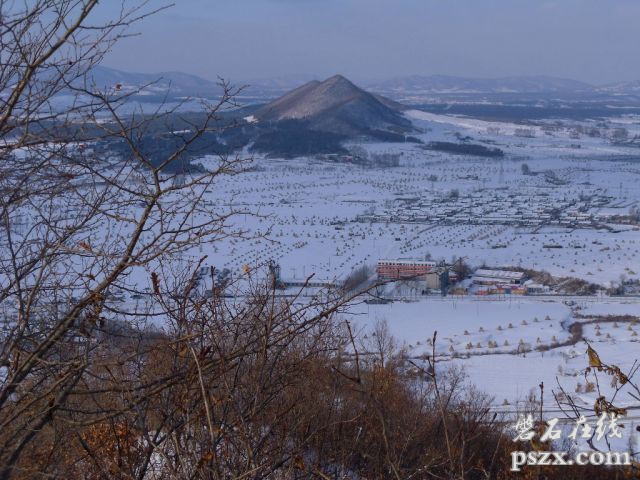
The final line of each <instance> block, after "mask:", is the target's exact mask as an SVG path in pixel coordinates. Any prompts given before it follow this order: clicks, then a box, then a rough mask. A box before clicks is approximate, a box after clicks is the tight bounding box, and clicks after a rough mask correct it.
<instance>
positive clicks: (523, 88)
mask: <svg viewBox="0 0 640 480" xmlns="http://www.w3.org/2000/svg"><path fill="white" fill-rule="evenodd" d="M372 88H374V89H376V90H395V91H406V92H412V91H413V92H419V93H566V92H573V93H575V92H588V91H591V90H593V89H594V87H593V86H592V85H590V84H588V83H585V82H580V81H577V80H570V79H564V78H555V77H548V76H542V75H540V76H530V77H526V76H523V77H502V78H467V77H455V76H447V75H429V76H421V75H413V76H407V77H398V78H395V79H391V80H387V81H383V82H379V83H376V84H374V85H372Z"/></svg>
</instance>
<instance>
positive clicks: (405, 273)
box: [376, 258, 436, 280]
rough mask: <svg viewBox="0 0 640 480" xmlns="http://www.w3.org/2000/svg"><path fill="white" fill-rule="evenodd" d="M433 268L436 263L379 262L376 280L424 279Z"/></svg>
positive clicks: (408, 260) (419, 261)
mask: <svg viewBox="0 0 640 480" xmlns="http://www.w3.org/2000/svg"><path fill="white" fill-rule="evenodd" d="M435 267H436V262H430V261H422V260H411V259H404V258H401V259H396V260H379V261H378V265H377V266H376V272H377V273H378V278H380V279H382V280H402V279H410V278H419V277H424V275H426V274H427V273H429V272H430V271H431V270H432V269H434V268H435Z"/></svg>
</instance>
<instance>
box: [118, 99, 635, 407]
mask: <svg viewBox="0 0 640 480" xmlns="http://www.w3.org/2000/svg"><path fill="white" fill-rule="evenodd" d="M408 115H409V117H410V118H412V119H413V120H414V122H415V124H416V126H418V127H419V128H421V129H422V130H423V133H421V134H419V135H418V136H419V137H420V138H421V139H422V140H423V141H424V142H425V145H426V144H427V143H428V142H431V141H447V142H456V143H457V142H460V141H462V140H461V138H467V140H468V141H470V142H472V143H475V144H483V145H486V146H488V147H495V148H500V149H502V150H503V151H504V152H505V156H504V157H503V158H481V157H472V156H465V155H453V154H448V153H442V152H438V151H434V150H430V149H427V148H425V145H419V144H413V143H403V144H363V145H359V147H361V148H364V149H366V150H367V151H369V152H372V153H391V154H398V155H400V164H399V166H397V167H393V168H381V167H372V166H362V165H356V164H351V163H342V162H330V161H327V160H323V159H318V158H298V159H286V160H285V159H267V158H262V157H260V156H256V157H255V158H254V159H253V161H252V166H253V167H254V168H252V169H250V170H249V171H247V172H245V173H242V174H239V175H235V176H228V177H220V178H218V179H217V180H216V182H215V183H214V184H213V185H212V186H211V187H210V188H209V189H208V191H207V192H206V195H205V196H204V202H205V203H206V205H207V206H209V207H210V208H212V209H214V210H218V211H220V210H223V211H233V210H236V211H237V210H242V211H247V212H252V213H253V214H239V215H235V216H234V217H232V218H231V219H230V221H229V223H230V225H229V226H230V228H233V229H235V230H241V231H243V232H244V237H245V239H240V238H237V237H236V238H233V237H230V238H225V239H221V240H220V241H217V242H215V243H210V244H204V245H199V246H198V247H195V248H193V249H192V250H191V251H190V252H188V253H187V254H186V255H185V256H184V257H183V260H184V262H185V264H192V263H193V262H194V261H197V260H199V259H201V258H203V257H204V256H205V255H206V256H207V259H206V263H205V266H214V267H216V268H217V269H218V270H219V271H220V270H222V269H225V268H226V269H229V271H230V272H231V274H232V275H233V276H234V277H236V278H238V277H241V276H242V275H243V271H244V270H246V267H249V268H254V267H255V268H258V267H260V266H264V265H265V264H266V263H267V262H269V261H271V260H273V261H275V262H277V263H278V264H279V265H280V266H281V269H282V277H283V278H284V279H285V280H297V281H302V280H304V279H306V278H308V277H309V276H310V275H312V274H313V275H314V281H328V282H331V281H334V280H337V281H339V280H341V279H344V278H345V277H346V276H347V275H348V274H349V273H350V272H352V271H353V270H354V269H356V268H358V267H361V266H363V265H368V266H374V265H375V264H376V262H377V261H378V260H379V259H383V258H394V257H414V258H421V259H424V258H426V257H428V258H432V259H434V260H445V261H450V260H451V259H452V258H459V257H464V258H465V261H466V262H467V263H468V264H470V265H472V266H480V265H482V264H486V265H488V266H490V267H508V266H521V267H526V268H531V269H535V270H546V271H548V272H550V273H551V274H553V275H556V276H571V277H578V278H582V279H585V280H587V281H589V282H593V283H597V284H600V285H602V286H604V287H608V286H611V285H612V284H615V283H616V282H618V281H619V280H620V278H621V277H625V278H639V277H640V262H639V261H638V258H640V228H638V227H637V226H633V225H627V224H619V223H615V222H616V217H620V216H624V215H627V214H628V213H629V211H630V209H631V208H633V207H637V206H638V205H640V161H639V160H638V156H637V147H631V146H626V145H617V144H614V143H612V142H611V141H610V140H609V139H608V138H607V132H606V131H605V130H604V129H603V134H602V136H600V137H591V136H584V135H582V136H581V135H579V134H576V133H575V131H574V129H573V128H569V127H568V126H567V127H562V128H561V127H559V126H558V125H556V124H555V123H554V130H553V131H545V130H544V129H543V128H542V127H540V126H535V127H529V126H526V127H523V126H522V125H516V124H508V123H501V124H493V123H490V122H485V121H480V120H475V119H469V118H460V117H452V116H446V115H434V114H427V113H424V112H416V111H413V112H409V114H408ZM621 124H625V125H626V126H627V127H628V128H629V132H630V134H631V135H635V134H636V133H638V132H640V128H638V123H637V122H635V121H632V120H631V119H626V120H624V121H622V120H620V121H619V122H618V123H616V122H611V125H610V126H611V128H612V129H613V128H617V127H618V126H619V125H621ZM522 128H525V129H530V130H533V134H532V135H533V137H528V136H517V135H516V134H517V131H518V130H521V129H522ZM200 162H201V163H202V164H203V166H205V167H207V166H209V165H213V164H215V162H216V160H215V159H213V158H208V157H204V158H202V159H201V160H200ZM525 163H526V165H527V166H528V169H529V170H530V172H532V173H531V174H528V175H525V174H524V173H523V167H522V166H523V164H525ZM205 220H206V213H204V212H203V213H198V214H196V218H195V219H194V221H195V222H198V221H205ZM126 233H127V232H126V231H123V232H120V233H119V234H120V235H122V236H126ZM149 278H150V272H148V271H139V272H138V271H136V272H133V273H132V274H131V276H130V279H129V281H130V282H131V283H134V284H137V285H138V286H142V287H143V288H144V286H147V287H149V285H146V284H148V283H149V282H150V280H149ZM405 293H406V295H403V296H404V297H406V299H405V300H407V301H396V302H394V303H392V304H386V305H367V304H364V303H360V304H357V305H355V306H354V307H353V308H352V309H351V310H350V312H348V313H346V314H345V315H344V319H345V320H349V321H350V322H352V323H353V325H354V326H355V327H356V331H357V333H358V336H359V337H360V338H362V339H365V337H367V336H370V335H371V334H372V331H373V328H374V327H375V325H376V322H378V321H382V320H384V321H386V323H387V325H388V327H389V330H390V332H391V333H392V334H393V335H394V336H395V337H396V339H397V341H398V343H399V344H400V345H401V346H403V347H404V348H405V351H406V354H407V355H409V356H411V357H412V358H414V359H415V360H416V361H420V359H421V357H423V356H424V355H425V354H428V353H429V352H430V351H431V349H432V346H431V345H430V344H429V342H430V339H431V338H432V336H433V333H434V331H437V332H438V337H437V343H436V347H435V348H436V352H437V354H438V356H439V357H438V358H439V361H440V362H441V364H442V365H443V366H445V367H448V366H457V367H461V368H463V369H464V371H465V372H466V375H467V381H468V382H469V383H471V384H474V385H476V386H477V387H478V388H479V389H480V390H482V391H485V392H487V393H488V394H490V395H491V396H492V397H493V405H494V407H495V408H500V407H504V406H505V405H518V404H519V402H522V401H523V400H525V399H526V397H527V396H528V395H529V393H530V391H531V390H532V389H535V388H537V385H538V384H539V383H540V382H544V384H545V385H546V386H547V388H546V389H545V393H546V395H545V405H553V404H554V398H553V395H552V390H555V391H556V392H557V391H558V388H559V387H558V382H559V383H560V385H563V387H564V388H566V390H567V392H571V393H575V395H576V398H575V399H576V402H578V403H580V404H581V405H583V406H585V408H586V407H587V406H589V405H593V401H594V400H595V395H596V393H595V392H588V393H585V391H584V385H585V379H584V378H583V377H582V372H583V371H584V369H585V367H586V366H587V365H588V359H587V356H586V353H585V352H586V343H585V342H584V341H582V340H579V341H578V342H577V343H575V344H574V343H573V341H572V334H571V333H570V331H569V327H570V325H571V324H572V323H574V322H582V323H585V324H586V325H585V326H584V328H583V337H584V339H586V340H588V341H590V342H591V343H592V344H593V345H594V347H595V348H596V349H597V350H598V352H599V353H600V355H601V358H602V359H603V360H604V361H606V362H607V363H615V364H617V365H619V366H620V367H621V368H622V369H623V371H628V370H629V369H630V368H631V367H632V365H633V362H634V361H635V359H636V358H639V357H640V348H639V347H640V344H639V343H638V337H637V336H635V335H633V333H634V331H635V330H639V331H640V327H635V326H633V325H632V324H631V323H630V322H625V323H620V324H619V325H617V326H615V325H614V324H613V323H610V322H609V323H602V325H601V327H600V331H599V333H597V330H596V327H595V325H597V324H599V323H598V322H599V320H598V319H599V318H600V319H601V317H605V316H607V315H628V316H631V317H636V318H638V319H640V299H639V298H624V299H617V298H609V297H593V298H588V299H567V298H555V297H540V298H534V297H515V296H514V297H508V296H505V297H502V298H491V299H479V298H474V297H446V298H440V297H434V296H428V297H425V296H423V295H421V293H420V292H405ZM569 300H570V302H571V303H569V304H566V303H565V302H567V301H569ZM578 383H581V386H579V385H578ZM605 383H607V382H606V381H605ZM603 388H609V387H606V386H604V387H603ZM623 400H624V401H628V398H625V399H623ZM624 401H623V402H622V403H624Z"/></svg>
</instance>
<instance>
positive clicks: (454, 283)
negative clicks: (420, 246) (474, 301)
mask: <svg viewBox="0 0 640 480" xmlns="http://www.w3.org/2000/svg"><path fill="white" fill-rule="evenodd" d="M376 272H377V274H378V279H379V280H382V281H412V282H424V286H425V288H424V289H423V291H424V292H425V293H429V292H435V291H438V292H441V293H442V294H447V293H449V294H456V295H481V296H485V295H540V294H544V293H548V292H549V288H548V287H546V286H544V285H539V284H536V283H534V282H533V281H532V280H529V279H528V278H527V276H526V275H525V273H524V272H516V271H509V270H498V269H486V268H480V269H477V270H476V271H475V272H473V273H472V274H470V275H468V276H467V277H465V278H460V276H459V274H458V272H459V270H456V269H455V267H454V266H452V265H446V264H438V263H436V262H433V261H427V260H415V259H410V258H398V259H386V260H380V261H378V264H377V266H376Z"/></svg>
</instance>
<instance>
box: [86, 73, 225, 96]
mask: <svg viewBox="0 0 640 480" xmlns="http://www.w3.org/2000/svg"><path fill="white" fill-rule="evenodd" d="M89 79H90V81H92V82H93V83H95V86H96V87H98V88H100V89H111V88H114V87H116V86H118V88H119V89H120V90H123V91H125V92H128V91H132V92H133V91H136V90H138V89H141V88H142V89H143V91H142V92H140V93H141V95H152V94H166V93H168V94H170V95H171V96H185V97H187V96H202V97H214V96H218V95H220V94H221V93H222V89H221V88H220V86H219V85H218V84H217V83H215V82H212V81H210V80H207V79H205V78H202V77H199V76H197V75H191V74H188V73H182V72H160V73H135V72H125V71H122V70H117V69H115V68H109V67H104V66H100V65H98V66H95V67H94V68H93V69H92V70H91V72H90V73H89Z"/></svg>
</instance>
